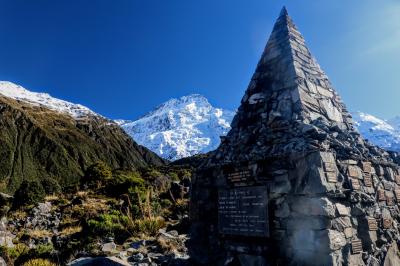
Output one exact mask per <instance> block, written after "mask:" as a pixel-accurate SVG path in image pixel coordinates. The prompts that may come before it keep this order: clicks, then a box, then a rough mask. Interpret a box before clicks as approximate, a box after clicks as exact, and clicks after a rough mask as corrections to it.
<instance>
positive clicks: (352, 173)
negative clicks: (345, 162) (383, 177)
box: [348, 165, 358, 177]
mask: <svg viewBox="0 0 400 266" xmlns="http://www.w3.org/2000/svg"><path fill="white" fill-rule="evenodd" d="M348 172H349V176H351V177H358V168H357V166H354V165H349V166H348Z"/></svg>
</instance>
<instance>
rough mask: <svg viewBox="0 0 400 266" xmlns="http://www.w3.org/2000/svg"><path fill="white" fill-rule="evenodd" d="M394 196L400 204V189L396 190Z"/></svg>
mask: <svg viewBox="0 0 400 266" xmlns="http://www.w3.org/2000/svg"><path fill="white" fill-rule="evenodd" d="M394 195H395V196H396V200H397V202H400V189H395V190H394Z"/></svg>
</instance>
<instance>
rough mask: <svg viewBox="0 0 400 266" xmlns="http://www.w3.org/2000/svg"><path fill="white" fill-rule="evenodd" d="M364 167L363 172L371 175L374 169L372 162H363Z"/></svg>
mask: <svg viewBox="0 0 400 266" xmlns="http://www.w3.org/2000/svg"><path fill="white" fill-rule="evenodd" d="M362 166H363V171H364V172H365V173H371V170H372V169H371V163H370V162H363V163H362Z"/></svg>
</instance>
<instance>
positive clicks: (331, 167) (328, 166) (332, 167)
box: [324, 162, 336, 172]
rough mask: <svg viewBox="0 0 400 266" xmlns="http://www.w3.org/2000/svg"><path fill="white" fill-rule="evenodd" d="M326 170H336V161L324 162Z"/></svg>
mask: <svg viewBox="0 0 400 266" xmlns="http://www.w3.org/2000/svg"><path fill="white" fill-rule="evenodd" d="M324 169H325V172H336V164H335V163H328V162H325V163H324Z"/></svg>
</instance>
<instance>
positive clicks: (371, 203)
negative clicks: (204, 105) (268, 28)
mask: <svg viewBox="0 0 400 266" xmlns="http://www.w3.org/2000/svg"><path fill="white" fill-rule="evenodd" d="M399 170H400V168H399V166H398V165H397V164H395V163H394V162H393V160H392V159H391V157H390V156H389V154H388V153H386V152H385V151H383V150H381V149H379V148H377V147H375V146H372V145H370V144H369V143H368V142H366V141H364V140H363V139H362V138H361V137H360V134H359V133H358V132H357V131H356V129H355V128H354V126H353V121H352V118H351V116H350V115H349V113H348V112H347V110H346V107H345V106H344V104H343V103H342V101H341V99H340V97H339V96H338V94H337V93H336V91H335V90H334V89H333V87H332V86H331V84H330V82H329V80H328V78H327V76H326V75H325V73H324V72H323V71H322V70H321V68H320V67H319V65H318V63H317V62H316V60H315V59H314V58H313V57H312V55H311V53H310V51H309V50H308V48H307V47H306V46H305V42H304V39H303V37H302V36H301V34H300V33H299V32H298V30H297V29H296V27H295V25H294V24H293V22H292V20H291V18H290V17H289V16H288V14H287V11H286V9H283V10H282V12H281V15H280V16H279V18H278V20H277V22H276V24H275V26H274V29H273V31H272V34H271V37H270V39H269V41H268V43H267V45H266V48H265V51H264V53H263V55H262V57H261V60H260V62H259V63H258V66H257V69H256V71H255V74H254V75H253V77H252V80H251V81H250V85H249V87H248V89H247V91H246V93H245V95H244V97H243V99H242V102H241V106H240V108H239V110H238V113H237V115H236V116H235V118H234V120H233V123H232V130H231V131H230V132H229V133H228V135H227V137H226V138H224V139H223V141H222V143H221V145H220V147H219V148H218V149H217V150H216V151H215V152H213V153H212V154H211V156H210V158H209V159H208V160H207V161H206V162H205V163H204V164H203V165H202V166H201V168H200V170H199V171H198V172H197V174H196V175H195V177H194V178H193V184H192V197H191V214H190V215H191V220H192V223H193V225H192V230H191V233H192V234H191V244H190V251H191V256H192V258H193V259H194V260H195V261H197V262H198V263H199V264H204V265H215V264H218V265H229V264H231V265H234V264H235V263H236V264H240V265H269V264H271V265H275V264H277V265H364V264H365V265H383V263H384V261H385V257H386V258H387V256H392V257H393V256H397V255H393V254H394V253H395V252H390V253H388V252H387V251H388V249H389V248H390V247H391V246H392V245H396V241H397V240H398V237H399V231H398V228H397V222H398V219H399V207H398V204H400V186H399V185H400V171H399ZM392 250H393V249H392ZM386 254H388V255H387V256H386ZM386 260H388V259H386ZM390 261H397V260H396V259H393V258H392V259H390ZM236 264H235V265H236Z"/></svg>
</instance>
